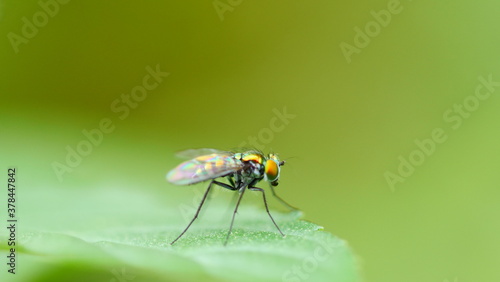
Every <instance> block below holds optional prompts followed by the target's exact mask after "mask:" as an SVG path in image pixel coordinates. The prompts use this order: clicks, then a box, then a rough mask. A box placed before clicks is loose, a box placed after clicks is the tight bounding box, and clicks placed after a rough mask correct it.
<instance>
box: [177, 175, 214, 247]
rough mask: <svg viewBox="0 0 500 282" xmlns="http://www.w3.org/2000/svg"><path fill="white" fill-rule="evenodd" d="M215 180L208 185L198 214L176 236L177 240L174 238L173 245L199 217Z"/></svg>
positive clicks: (197, 211)
mask: <svg viewBox="0 0 500 282" xmlns="http://www.w3.org/2000/svg"><path fill="white" fill-rule="evenodd" d="M214 182H215V180H212V182H210V184H209V185H208V188H207V191H206V192H205V194H204V195H203V198H202V199H201V203H200V205H199V206H198V210H196V214H195V215H194V217H193V219H192V220H191V222H189V224H188V226H187V227H186V228H185V229H184V231H182V233H181V235H179V236H178V237H177V238H175V240H173V241H172V243H170V245H173V244H174V243H175V241H177V240H179V238H181V237H182V235H184V233H186V231H187V230H188V229H189V227H190V226H191V224H193V222H194V220H195V219H196V218H198V214H199V213H200V210H201V207H202V206H203V203H205V200H206V199H207V196H208V192H210V188H212V184H213V183H214Z"/></svg>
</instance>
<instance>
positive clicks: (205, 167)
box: [167, 152, 244, 185]
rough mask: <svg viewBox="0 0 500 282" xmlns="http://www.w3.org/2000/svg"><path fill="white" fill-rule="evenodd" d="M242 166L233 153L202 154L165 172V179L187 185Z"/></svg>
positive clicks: (225, 173) (221, 174)
mask: <svg viewBox="0 0 500 282" xmlns="http://www.w3.org/2000/svg"><path fill="white" fill-rule="evenodd" d="M243 166H244V164H243V162H242V161H240V160H237V159H235V158H234V155H233V153H229V152H224V153H213V154H208V155H202V156H198V157H196V158H194V159H191V160H189V161H185V162H183V163H181V164H180V165H178V166H177V167H176V168H174V169H173V170H171V171H170V172H169V173H168V174H167V180H168V181H169V182H171V183H174V184H177V185H188V184H193V183H198V182H201V181H205V180H209V179H214V178H217V177H221V176H224V175H227V174H229V173H232V172H235V171H238V170H240V169H241V168H243Z"/></svg>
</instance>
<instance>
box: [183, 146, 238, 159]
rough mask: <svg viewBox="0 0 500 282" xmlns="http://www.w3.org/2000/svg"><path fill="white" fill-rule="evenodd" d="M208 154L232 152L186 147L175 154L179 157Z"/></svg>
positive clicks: (190, 157) (229, 153) (189, 157)
mask: <svg viewBox="0 0 500 282" xmlns="http://www.w3.org/2000/svg"><path fill="white" fill-rule="evenodd" d="M210 154H220V155H231V154H232V153H231V152H227V151H222V150H217V149H210V148H201V149H188V150H184V151H180V152H177V153H176V154H175V156H176V157H178V158H181V159H194V158H196V157H199V156H205V155H210Z"/></svg>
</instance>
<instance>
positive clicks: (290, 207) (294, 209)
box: [263, 185, 299, 211]
mask: <svg viewBox="0 0 500 282" xmlns="http://www.w3.org/2000/svg"><path fill="white" fill-rule="evenodd" d="M270 187H271V192H273V196H274V197H276V199H278V201H280V202H281V203H282V204H283V205H284V206H286V207H288V209H290V210H291V211H297V210H299V209H298V208H296V207H294V206H292V205H290V204H289V203H287V202H285V200H283V199H281V198H280V197H279V196H278V195H277V194H276V191H274V187H273V186H272V185H270ZM263 192H264V191H263Z"/></svg>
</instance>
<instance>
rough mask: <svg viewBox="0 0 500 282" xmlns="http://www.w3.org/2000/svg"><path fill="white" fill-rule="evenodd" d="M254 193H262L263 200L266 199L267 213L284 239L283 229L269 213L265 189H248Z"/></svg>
mask: <svg viewBox="0 0 500 282" xmlns="http://www.w3.org/2000/svg"><path fill="white" fill-rule="evenodd" d="M248 189H250V190H252V191H260V192H262V198H263V199H264V206H266V211H267V214H268V215H269V217H270V218H271V220H272V221H273V223H274V226H276V228H278V231H279V232H280V233H281V235H282V236H283V237H284V236H285V234H283V232H281V229H280V228H279V227H278V224H276V221H274V218H273V216H272V215H271V213H270V212H269V207H268V206H267V200H266V193H265V192H264V189H262V188H258V187H250V188H248Z"/></svg>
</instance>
